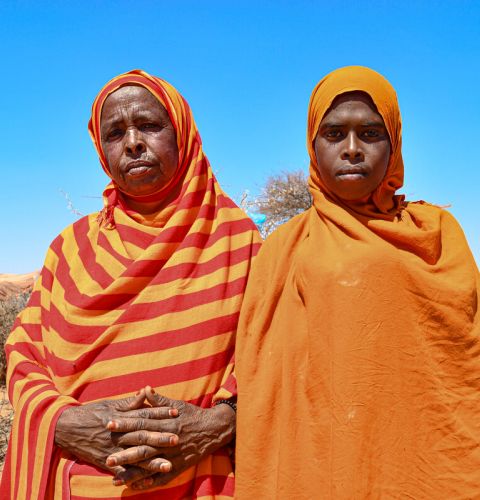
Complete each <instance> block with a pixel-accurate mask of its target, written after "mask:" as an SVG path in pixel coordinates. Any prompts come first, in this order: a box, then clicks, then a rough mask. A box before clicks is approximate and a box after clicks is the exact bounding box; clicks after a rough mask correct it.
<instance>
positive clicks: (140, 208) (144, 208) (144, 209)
mask: <svg viewBox="0 0 480 500" xmlns="http://www.w3.org/2000/svg"><path fill="white" fill-rule="evenodd" d="M181 187H182V183H177V186H175V188H174V189H172V190H171V191H170V192H168V193H167V194H166V195H165V197H164V198H162V199H160V200H155V201H147V202H145V201H138V200H137V199H135V198H131V197H129V196H128V195H126V194H125V193H122V194H121V197H122V199H123V202H124V203H125V205H126V206H127V207H128V208H130V209H131V210H134V211H135V212H137V213H139V214H141V215H151V214H154V213H156V212H160V211H161V210H163V209H164V208H165V207H167V206H168V205H170V203H171V202H172V201H174V200H175V199H177V198H178V195H179V194H180V189H181Z"/></svg>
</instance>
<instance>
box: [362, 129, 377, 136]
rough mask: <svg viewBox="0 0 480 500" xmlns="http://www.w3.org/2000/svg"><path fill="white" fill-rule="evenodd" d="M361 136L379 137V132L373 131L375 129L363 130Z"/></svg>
mask: <svg viewBox="0 0 480 500" xmlns="http://www.w3.org/2000/svg"><path fill="white" fill-rule="evenodd" d="M363 136H364V137H368V138H374V137H379V136H380V132H379V131H378V130H375V129H368V130H365V131H364V132H363Z"/></svg>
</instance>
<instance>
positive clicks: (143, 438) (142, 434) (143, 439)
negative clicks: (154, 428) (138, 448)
mask: <svg viewBox="0 0 480 500" xmlns="http://www.w3.org/2000/svg"><path fill="white" fill-rule="evenodd" d="M138 442H139V443H140V444H147V442H148V432H147V431H144V430H142V431H139V433H138Z"/></svg>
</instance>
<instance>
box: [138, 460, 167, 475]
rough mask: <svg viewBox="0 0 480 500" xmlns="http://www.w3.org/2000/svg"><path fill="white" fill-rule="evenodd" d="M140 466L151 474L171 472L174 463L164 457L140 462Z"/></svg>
mask: <svg viewBox="0 0 480 500" xmlns="http://www.w3.org/2000/svg"><path fill="white" fill-rule="evenodd" d="M138 466H139V467H141V468H142V469H145V470H148V471H150V472H170V471H171V470H172V462H170V461H168V460H167V459H166V458H163V457H155V458H152V459H151V460H144V461H143V462H138Z"/></svg>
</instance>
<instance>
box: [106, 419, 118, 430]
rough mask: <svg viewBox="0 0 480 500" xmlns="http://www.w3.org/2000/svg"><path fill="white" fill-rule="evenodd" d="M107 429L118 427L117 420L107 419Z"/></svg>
mask: <svg viewBox="0 0 480 500" xmlns="http://www.w3.org/2000/svg"><path fill="white" fill-rule="evenodd" d="M107 429H109V430H111V431H112V430H115V429H118V424H117V422H115V421H113V420H109V421H108V423H107Z"/></svg>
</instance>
